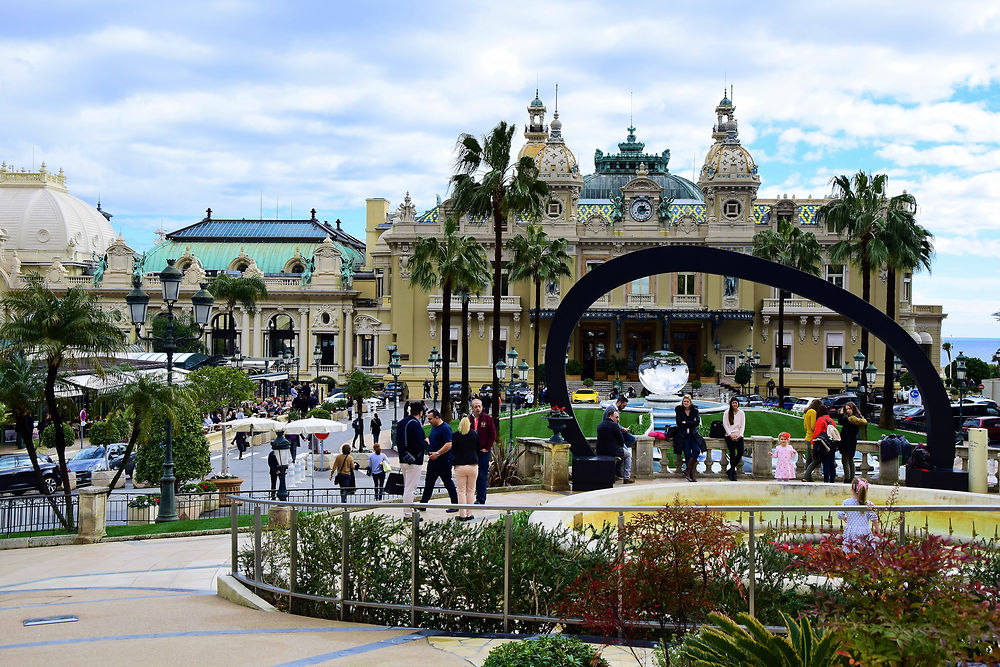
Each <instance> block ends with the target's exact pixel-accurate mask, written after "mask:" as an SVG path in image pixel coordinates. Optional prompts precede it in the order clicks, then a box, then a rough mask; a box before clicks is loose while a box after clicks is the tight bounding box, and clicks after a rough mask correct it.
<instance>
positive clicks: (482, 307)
mask: <svg viewBox="0 0 1000 667" xmlns="http://www.w3.org/2000/svg"><path fill="white" fill-rule="evenodd" d="M443 308H444V296H442V295H441V294H432V295H431V297H430V302H429V303H428V304H427V310H428V311H434V312H441V310H443ZM461 309H462V299H461V297H458V296H455V295H452V297H451V310H452V311H453V312H454V311H458V310H461ZM469 310H470V311H473V312H490V311H492V310H493V297H492V296H483V295H480V296H471V297H469ZM500 312H501V313H519V312H521V297H520V296H501V297H500Z"/></svg>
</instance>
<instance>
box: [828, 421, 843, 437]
mask: <svg viewBox="0 0 1000 667" xmlns="http://www.w3.org/2000/svg"><path fill="white" fill-rule="evenodd" d="M828 419H829V418H828ZM826 435H827V437H829V438H830V440H832V441H833V442H840V431H838V430H837V427H836V426H834V425H833V420H832V419H830V423H829V424H827V425H826Z"/></svg>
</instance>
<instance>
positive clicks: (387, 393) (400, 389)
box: [382, 380, 410, 405]
mask: <svg viewBox="0 0 1000 667" xmlns="http://www.w3.org/2000/svg"><path fill="white" fill-rule="evenodd" d="M382 398H384V399H385V403H386V405H388V404H389V403H391V402H392V401H393V399H395V400H397V401H399V402H400V403H402V402H403V401H405V400H408V399H409V398H410V388H409V386H407V384H406V383H405V382H403V381H402V380H400V381H399V382H387V383H386V385H385V389H383V390H382Z"/></svg>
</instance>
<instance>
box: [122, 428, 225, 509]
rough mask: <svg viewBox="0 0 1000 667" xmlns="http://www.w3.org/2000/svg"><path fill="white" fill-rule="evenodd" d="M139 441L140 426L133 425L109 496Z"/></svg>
mask: <svg viewBox="0 0 1000 667" xmlns="http://www.w3.org/2000/svg"><path fill="white" fill-rule="evenodd" d="M138 439H139V425H138V424H137V423H136V424H132V434H131V435H130V436H129V439H128V445H127V446H126V447H125V456H124V457H123V458H122V464H121V465H120V466H119V467H118V470H117V471H115V476H114V477H112V478H111V484H110V485H108V495H109V496H110V495H111V492H112V491H113V490H114V488H115V484H117V483H118V480H119V479H121V476H122V473H123V472H125V466H127V465H128V457H129V456H131V455H132V450H133V449H135V442H136V440H138ZM223 472H225V471H223Z"/></svg>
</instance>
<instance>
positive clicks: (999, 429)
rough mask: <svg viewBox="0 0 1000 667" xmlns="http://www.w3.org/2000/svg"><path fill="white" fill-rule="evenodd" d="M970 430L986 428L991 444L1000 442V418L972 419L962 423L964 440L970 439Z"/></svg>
mask: <svg viewBox="0 0 1000 667" xmlns="http://www.w3.org/2000/svg"><path fill="white" fill-rule="evenodd" d="M970 428H985V429H986V438H987V440H988V441H989V442H991V443H995V442H1000V417H972V418H971V419H966V420H965V421H964V422H962V439H963V440H968V439H969V429H970Z"/></svg>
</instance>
